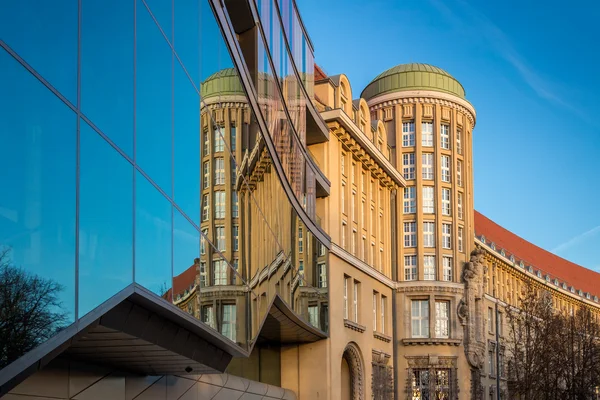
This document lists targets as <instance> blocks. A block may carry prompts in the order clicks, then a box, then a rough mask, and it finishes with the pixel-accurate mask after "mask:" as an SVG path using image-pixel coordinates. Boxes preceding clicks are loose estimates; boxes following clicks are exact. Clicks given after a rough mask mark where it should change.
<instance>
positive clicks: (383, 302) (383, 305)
mask: <svg viewBox="0 0 600 400" xmlns="http://www.w3.org/2000/svg"><path fill="white" fill-rule="evenodd" d="M386 303H387V298H386V297H385V296H384V295H381V307H380V309H379V312H380V313H381V322H380V324H379V330H380V331H381V333H385V310H386V308H387V307H386V305H387V304H386Z"/></svg>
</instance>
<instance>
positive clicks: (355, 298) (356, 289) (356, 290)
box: [352, 281, 360, 323]
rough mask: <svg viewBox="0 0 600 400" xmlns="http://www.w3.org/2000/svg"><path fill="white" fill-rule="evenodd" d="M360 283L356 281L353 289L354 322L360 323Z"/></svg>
mask: <svg viewBox="0 0 600 400" xmlns="http://www.w3.org/2000/svg"><path fill="white" fill-rule="evenodd" d="M358 285H360V283H358V282H357V281H354V286H353V290H352V309H353V312H354V314H353V317H354V322H356V323H358V296H359V293H360V290H359V289H360V288H359V287H358Z"/></svg>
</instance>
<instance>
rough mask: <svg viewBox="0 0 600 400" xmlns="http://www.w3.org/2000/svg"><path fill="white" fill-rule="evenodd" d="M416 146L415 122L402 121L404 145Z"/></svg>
mask: <svg viewBox="0 0 600 400" xmlns="http://www.w3.org/2000/svg"><path fill="white" fill-rule="evenodd" d="M414 146H415V122H414V121H405V122H402V147H414Z"/></svg>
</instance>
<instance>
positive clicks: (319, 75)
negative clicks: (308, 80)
mask: <svg viewBox="0 0 600 400" xmlns="http://www.w3.org/2000/svg"><path fill="white" fill-rule="evenodd" d="M325 78H327V74H326V73H325V72H324V71H323V70H322V69H321V68H320V67H319V66H318V65H317V64H315V81H320V80H321V79H325Z"/></svg>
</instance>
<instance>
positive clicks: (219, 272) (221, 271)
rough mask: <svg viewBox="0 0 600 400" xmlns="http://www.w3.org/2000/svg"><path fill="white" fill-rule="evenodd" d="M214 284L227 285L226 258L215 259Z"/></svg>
mask: <svg viewBox="0 0 600 400" xmlns="http://www.w3.org/2000/svg"><path fill="white" fill-rule="evenodd" d="M213 285H215V286H219V285H227V263H226V262H225V260H214V261H213Z"/></svg>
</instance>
